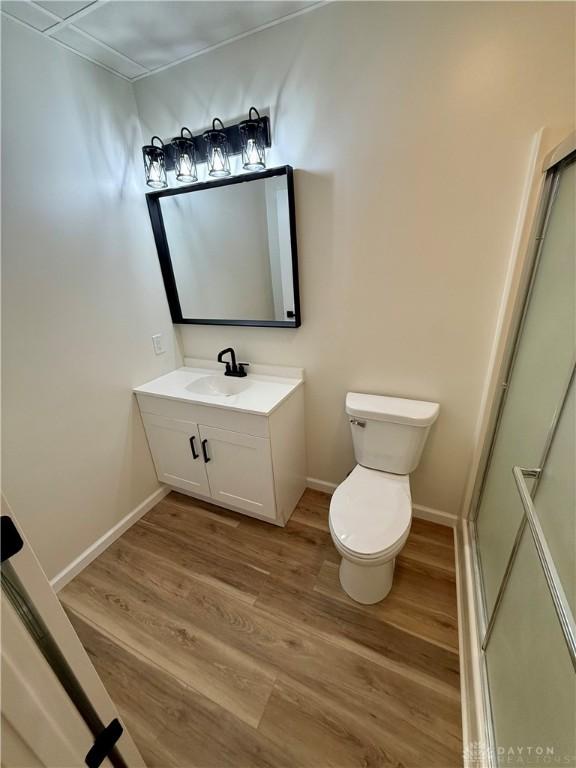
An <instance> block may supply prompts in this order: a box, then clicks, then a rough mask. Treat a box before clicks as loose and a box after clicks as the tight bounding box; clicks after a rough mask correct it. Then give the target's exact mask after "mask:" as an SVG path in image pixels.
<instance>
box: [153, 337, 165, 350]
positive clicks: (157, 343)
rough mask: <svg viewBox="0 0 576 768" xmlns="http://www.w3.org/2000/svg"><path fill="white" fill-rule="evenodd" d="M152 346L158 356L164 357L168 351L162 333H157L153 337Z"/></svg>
mask: <svg viewBox="0 0 576 768" xmlns="http://www.w3.org/2000/svg"><path fill="white" fill-rule="evenodd" d="M152 344H153V345H154V352H155V353H156V354H157V355H163V354H164V352H166V350H165V349H164V340H163V338H162V334H161V333H156V334H154V336H152Z"/></svg>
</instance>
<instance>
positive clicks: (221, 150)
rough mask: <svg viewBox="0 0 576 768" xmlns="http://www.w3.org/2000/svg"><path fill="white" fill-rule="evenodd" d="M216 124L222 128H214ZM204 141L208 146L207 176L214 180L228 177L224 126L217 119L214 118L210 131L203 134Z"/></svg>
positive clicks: (228, 168) (227, 156) (226, 141)
mask: <svg viewBox="0 0 576 768" xmlns="http://www.w3.org/2000/svg"><path fill="white" fill-rule="evenodd" d="M216 123H220V125H221V126H222V128H220V129H219V128H216ZM204 139H205V141H206V142H207V144H208V159H207V163H208V175H209V176H213V177H215V178H222V177H223V176H230V157H229V155H228V137H227V136H226V133H225V132H224V125H223V123H222V121H221V120H220V119H219V118H217V117H215V118H214V120H213V121H212V130H211V131H206V132H205V133H204Z"/></svg>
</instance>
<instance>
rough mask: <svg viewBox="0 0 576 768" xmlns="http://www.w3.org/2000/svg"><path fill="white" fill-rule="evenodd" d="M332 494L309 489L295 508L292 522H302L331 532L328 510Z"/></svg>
mask: <svg viewBox="0 0 576 768" xmlns="http://www.w3.org/2000/svg"><path fill="white" fill-rule="evenodd" d="M329 510H330V496H328V495H327V494H326V493H321V492H320V491H312V490H310V489H307V490H306V491H304V495H303V496H302V498H301V499H300V502H299V503H298V506H297V507H296V509H295V510H294V513H293V514H292V517H291V518H290V522H295V523H302V525H309V526H311V527H312V528H318V530H320V531H325V532H326V533H329V531H330V527H329V525H328V512H329Z"/></svg>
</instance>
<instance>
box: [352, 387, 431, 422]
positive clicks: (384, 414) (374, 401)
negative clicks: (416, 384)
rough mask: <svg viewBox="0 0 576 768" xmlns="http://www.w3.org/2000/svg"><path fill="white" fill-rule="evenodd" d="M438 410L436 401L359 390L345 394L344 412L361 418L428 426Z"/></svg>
mask: <svg viewBox="0 0 576 768" xmlns="http://www.w3.org/2000/svg"><path fill="white" fill-rule="evenodd" d="M439 411H440V406H439V405H438V403H428V402H426V401H425V400H409V399H408V398H405V397H388V396H386V395H365V394H362V393H361V392H348V394H347V395H346V413H347V414H348V415H349V416H357V417H358V418H361V419H374V420H375V421H392V422H394V423H396V424H410V425H411V426H413V427H428V426H430V424H433V423H434V422H435V421H436V419H437V418H438V413H439Z"/></svg>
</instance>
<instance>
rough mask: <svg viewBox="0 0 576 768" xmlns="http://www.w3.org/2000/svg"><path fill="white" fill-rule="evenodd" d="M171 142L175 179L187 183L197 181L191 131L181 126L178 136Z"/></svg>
mask: <svg viewBox="0 0 576 768" xmlns="http://www.w3.org/2000/svg"><path fill="white" fill-rule="evenodd" d="M184 131H187V132H188V134H189V136H185V135H184ZM171 143H172V153H173V157H174V173H175V175H176V179H177V181H181V182H184V183H188V184H189V183H192V182H194V181H198V172H197V170H196V147H195V145H194V139H193V137H192V133H191V132H190V131H189V130H188V128H182V130H181V132H180V136H177V137H176V138H174V139H172V142H171Z"/></svg>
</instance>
